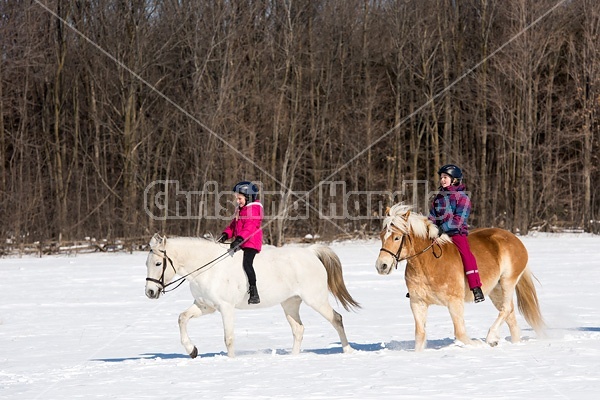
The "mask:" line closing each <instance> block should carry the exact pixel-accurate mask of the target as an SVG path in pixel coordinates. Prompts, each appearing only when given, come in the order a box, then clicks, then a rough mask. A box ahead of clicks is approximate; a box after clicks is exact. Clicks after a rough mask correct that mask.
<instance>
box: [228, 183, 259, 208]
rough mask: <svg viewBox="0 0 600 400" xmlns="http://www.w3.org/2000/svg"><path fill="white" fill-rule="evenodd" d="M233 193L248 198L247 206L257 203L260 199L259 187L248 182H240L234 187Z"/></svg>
mask: <svg viewBox="0 0 600 400" xmlns="http://www.w3.org/2000/svg"><path fill="white" fill-rule="evenodd" d="M233 193H239V194H242V195H244V197H245V198H246V204H248V203H252V202H254V201H256V198H257V197H258V187H257V186H256V185H255V184H254V183H252V182H248V181H243V182H239V183H238V184H236V185H235V186H234V187H233Z"/></svg>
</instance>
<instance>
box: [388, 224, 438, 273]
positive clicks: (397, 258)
mask: <svg viewBox="0 0 600 400" xmlns="http://www.w3.org/2000/svg"><path fill="white" fill-rule="evenodd" d="M407 237H408V240H410V241H411V242H412V239H411V238H410V235H409V234H407V233H403V234H402V240H401V241H400V247H398V251H397V252H396V253H394V252H392V251H390V250H388V249H386V248H385V247H382V248H381V249H379V251H380V252H382V251H383V252H384V253H388V254H390V255H391V256H392V257H394V259H395V260H396V269H398V264H399V263H400V261H407V260H410V259H413V258H415V257H418V256H420V255H421V254H423V253H425V252H427V251H428V250H429V249H431V248H433V246H436V245H437V247H438V248H439V249H440V253H439V254H435V248H433V256H434V257H435V258H440V257H441V256H442V246H440V244H439V243H438V242H437V238H435V239H433V240H432V241H431V244H430V245H429V246H427V247H425V248H424V249H423V250H421V251H419V252H418V253H415V254H412V255H410V256H406V257H400V253H401V252H402V248H403V247H404V239H405V238H407Z"/></svg>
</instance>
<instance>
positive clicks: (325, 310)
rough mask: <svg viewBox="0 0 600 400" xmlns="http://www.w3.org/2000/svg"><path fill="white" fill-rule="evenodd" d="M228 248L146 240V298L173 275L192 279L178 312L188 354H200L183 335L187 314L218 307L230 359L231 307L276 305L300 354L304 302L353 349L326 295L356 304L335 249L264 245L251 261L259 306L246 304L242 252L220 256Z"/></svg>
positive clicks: (201, 241)
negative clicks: (189, 296) (187, 304)
mask: <svg viewBox="0 0 600 400" xmlns="http://www.w3.org/2000/svg"><path fill="white" fill-rule="evenodd" d="M226 251H227V250H226V248H225V246H223V245H221V244H218V243H216V242H215V241H213V240H207V239H199V238H170V239H168V240H167V238H166V237H161V236H159V235H158V234H157V235H154V237H153V238H152V240H151V241H150V253H149V254H148V258H147V260H146V267H147V278H146V296H147V297H149V298H151V299H158V298H159V297H160V295H161V293H163V291H164V288H165V286H166V285H168V283H169V282H170V281H171V280H172V279H173V277H174V276H175V274H177V275H180V276H186V278H185V279H187V280H188V281H189V282H190V289H191V292H192V295H193V296H194V303H193V304H192V305H191V306H190V307H189V308H188V309H187V310H185V311H184V312H182V313H181V314H180V315H179V330H180V334H181V343H182V344H183V346H184V347H185V350H186V351H187V353H188V354H189V355H190V356H191V357H192V358H195V357H196V356H197V355H198V350H197V348H196V346H195V345H194V344H193V343H192V341H191V340H190V338H189V336H188V334H187V322H188V320H189V319H190V318H194V317H199V316H202V315H206V314H210V313H213V312H215V311H219V312H220V313H221V316H222V319H223V329H224V331H225V345H226V347H227V355H228V356H230V357H233V356H234V355H235V351H234V331H233V327H234V314H235V309H251V308H257V307H260V308H263V307H271V306H274V305H276V304H281V306H282V307H283V310H284V312H285V315H286V318H287V320H288V322H289V324H290V326H291V328H292V334H293V336H294V343H293V347H292V354H298V353H299V352H300V344H301V342H302V336H303V333H304V325H302V321H301V319H300V314H299V309H300V304H301V303H302V302H303V301H304V302H305V303H306V304H307V305H308V306H310V307H312V308H313V309H314V310H315V311H317V312H318V313H319V314H321V315H322V316H323V317H324V318H325V319H326V320H327V321H329V322H330V323H331V324H332V325H333V327H334V328H335V329H336V331H337V333H338V335H339V337H340V341H341V344H342V349H343V351H344V353H347V352H350V351H351V350H352V348H351V347H350V345H349V344H348V339H347V338H346V333H345V331H344V326H343V324H342V316H341V315H340V314H338V313H337V312H336V311H335V310H334V309H333V308H332V307H331V305H330V304H329V294H328V293H329V291H331V293H332V294H333V296H334V297H335V298H336V299H337V300H338V301H339V302H340V303H341V305H342V306H343V307H344V308H345V309H346V310H349V309H350V308H353V307H355V308H359V307H360V306H359V304H358V303H357V302H356V301H355V300H354V299H353V298H352V296H350V294H349V293H348V290H347V289H346V285H345V283H344V279H343V276H342V266H341V263H340V260H339V258H338V256H337V255H336V254H335V253H334V252H333V250H331V249H330V248H329V247H326V246H322V245H313V246H311V247H308V248H305V247H285V248H275V247H270V248H266V249H263V251H262V253H261V257H260V258H257V259H256V261H255V269H256V276H257V284H258V286H259V289H260V291H261V293H263V295H262V296H261V302H260V304H248V298H249V294H248V289H247V288H248V286H247V285H248V281H247V278H246V274H245V273H244V271H243V270H242V269H241V268H240V267H239V265H240V264H241V261H242V257H243V255H242V254H241V252H238V253H236V254H235V255H234V257H229V256H226V257H222V256H223V255H224V254H226ZM213 261H214V262H213ZM263 289H266V290H263Z"/></svg>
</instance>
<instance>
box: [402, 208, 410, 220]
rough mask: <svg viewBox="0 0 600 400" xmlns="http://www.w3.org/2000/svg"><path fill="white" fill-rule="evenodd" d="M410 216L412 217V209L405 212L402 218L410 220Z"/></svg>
mask: <svg viewBox="0 0 600 400" xmlns="http://www.w3.org/2000/svg"><path fill="white" fill-rule="evenodd" d="M408 217H410V210H408V211H407V212H406V214H404V215H403V216H402V219H404V220H405V221H408Z"/></svg>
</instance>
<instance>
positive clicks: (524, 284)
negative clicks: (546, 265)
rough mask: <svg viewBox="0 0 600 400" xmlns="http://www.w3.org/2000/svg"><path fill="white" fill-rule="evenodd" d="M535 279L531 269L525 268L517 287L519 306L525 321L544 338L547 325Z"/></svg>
mask: <svg viewBox="0 0 600 400" xmlns="http://www.w3.org/2000/svg"><path fill="white" fill-rule="evenodd" d="M533 278H534V276H533V274H532V273H531V271H530V270H529V268H525V271H524V272H523V275H521V279H519V282H518V283H517V287H516V292H517V306H518V307H519V311H520V312H521V314H523V317H525V321H527V323H528V324H529V325H530V326H531V327H532V328H533V329H534V330H535V332H536V333H537V334H538V335H541V336H543V335H544V330H545V329H546V323H545V322H544V318H542V312H541V311H540V303H539V301H538V298H537V292H536V290H535V285H534V283H533Z"/></svg>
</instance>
